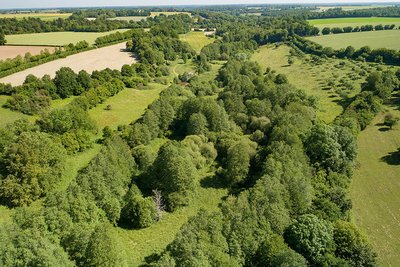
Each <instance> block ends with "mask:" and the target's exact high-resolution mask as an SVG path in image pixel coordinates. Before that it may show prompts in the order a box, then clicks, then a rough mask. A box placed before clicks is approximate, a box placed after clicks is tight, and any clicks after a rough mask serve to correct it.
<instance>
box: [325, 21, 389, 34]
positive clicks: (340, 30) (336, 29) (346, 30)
mask: <svg viewBox="0 0 400 267" xmlns="http://www.w3.org/2000/svg"><path fill="white" fill-rule="evenodd" d="M395 27H396V25H395V24H391V25H388V24H387V25H385V26H383V25H382V24H379V25H375V26H373V25H362V26H356V27H354V28H353V27H351V26H346V27H343V28H341V27H333V28H330V27H324V28H323V29H322V30H321V33H322V34H323V35H327V34H330V33H333V34H338V33H349V32H366V31H373V30H375V31H382V30H393V29H394V28H395Z"/></svg>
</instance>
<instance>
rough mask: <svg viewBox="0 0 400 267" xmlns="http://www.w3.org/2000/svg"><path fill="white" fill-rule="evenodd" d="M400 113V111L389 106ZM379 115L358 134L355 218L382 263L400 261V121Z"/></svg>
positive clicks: (391, 109)
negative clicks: (386, 121) (389, 122)
mask: <svg viewBox="0 0 400 267" xmlns="http://www.w3.org/2000/svg"><path fill="white" fill-rule="evenodd" d="M385 109H386V110H388V111H390V112H391V113H392V114H394V115H395V116H397V117H400V111H399V110H398V109H395V108H393V107H386V108H385ZM385 113H386V112H382V113H381V114H380V115H378V116H377V117H376V118H375V119H374V121H373V122H372V123H371V125H370V126H368V127H367V128H366V129H365V130H364V131H362V132H361V133H360V135H359V137H358V159H357V167H356V169H355V170H354V174H353V182H352V186H351V191H350V192H351V199H352V201H353V219H354V221H355V223H356V224H357V225H358V226H360V227H361V228H362V229H363V230H364V232H366V233H367V235H368V237H369V240H370V241H371V243H372V245H373V247H374V249H375V251H376V252H377V253H378V260H379V266H399V264H400V239H399V235H400V213H399V209H400V198H399V192H400V179H399V178H400V153H399V152H396V151H397V149H398V148H399V147H400V125H397V126H395V127H393V129H392V130H388V129H387V128H386V127H384V126H382V125H381V124H382V122H383V118H384V115H385Z"/></svg>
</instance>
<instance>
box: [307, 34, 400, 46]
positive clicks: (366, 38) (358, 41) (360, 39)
mask: <svg viewBox="0 0 400 267" xmlns="http://www.w3.org/2000/svg"><path fill="white" fill-rule="evenodd" d="M307 39H309V40H311V41H314V42H316V43H319V44H321V45H323V46H329V47H332V48H335V49H339V48H346V47H347V46H349V45H351V46H353V47H354V48H356V49H357V48H360V47H363V46H366V45H368V46H370V47H371V48H389V49H394V50H399V49H400V30H386V31H370V32H352V33H340V34H329V35H321V36H313V37H308V38H307ZM382 40H385V41H384V42H383V41H382Z"/></svg>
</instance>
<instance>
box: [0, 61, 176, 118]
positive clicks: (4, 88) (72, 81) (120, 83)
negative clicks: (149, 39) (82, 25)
mask: <svg viewBox="0 0 400 267" xmlns="http://www.w3.org/2000/svg"><path fill="white" fill-rule="evenodd" d="M167 75H169V71H168V69H167V68H166V67H165V66H164V67H163V66H161V67H157V66H152V65H149V64H146V63H138V64H133V65H132V66H130V65H125V66H123V67H122V69H121V71H118V70H111V69H105V70H102V71H94V72H93V73H92V74H88V73H87V72H86V71H84V70H82V71H80V72H79V73H75V72H74V71H73V70H72V69H70V68H68V67H63V68H61V69H59V70H58V71H57V72H56V75H55V77H54V79H51V78H50V76H49V75H45V76H43V77H42V78H41V79H39V78H37V77H35V76H33V75H28V76H27V77H26V79H25V81H24V83H23V84H22V85H21V86H14V87H13V86H11V85H10V84H0V94H2V95H10V96H11V98H10V99H8V100H7V102H6V103H5V104H4V107H6V108H9V109H12V110H18V111H20V112H22V113H24V114H38V113H41V112H42V111H45V110H47V109H48V108H49V107H50V105H51V100H52V99H58V98H62V99H64V98H68V97H71V96H79V97H78V98H76V99H74V100H73V103H75V104H76V105H77V106H79V107H81V108H82V109H84V110H88V109H91V108H93V107H95V106H96V105H97V104H99V103H102V102H104V101H105V100H106V99H107V98H109V97H111V96H113V95H115V94H117V93H118V92H120V91H121V90H123V89H124V88H126V87H128V88H136V87H140V86H143V85H146V84H147V83H148V82H150V81H153V80H157V79H160V78H161V77H163V76H167Z"/></svg>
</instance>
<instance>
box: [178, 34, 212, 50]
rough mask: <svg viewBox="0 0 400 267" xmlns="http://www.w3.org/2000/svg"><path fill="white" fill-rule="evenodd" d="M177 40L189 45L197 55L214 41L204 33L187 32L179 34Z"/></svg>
mask: <svg viewBox="0 0 400 267" xmlns="http://www.w3.org/2000/svg"><path fill="white" fill-rule="evenodd" d="M179 39H180V40H181V41H183V42H187V43H189V45H190V46H191V47H192V48H193V49H194V50H195V51H196V52H197V53H199V52H200V51H201V49H202V48H203V47H204V46H206V45H208V44H211V43H213V42H214V41H215V39H213V38H209V37H207V36H206V35H205V34H204V32H189V33H186V34H181V35H179Z"/></svg>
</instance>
